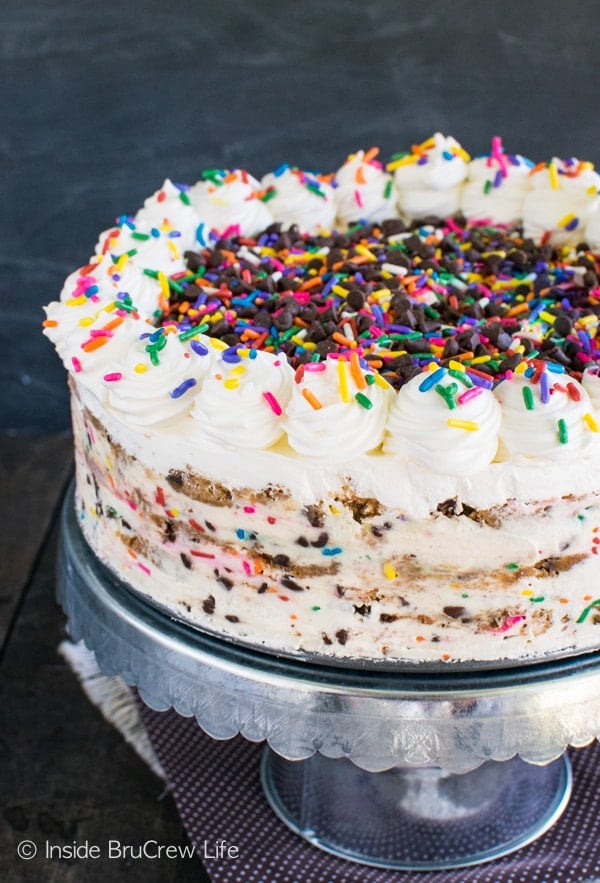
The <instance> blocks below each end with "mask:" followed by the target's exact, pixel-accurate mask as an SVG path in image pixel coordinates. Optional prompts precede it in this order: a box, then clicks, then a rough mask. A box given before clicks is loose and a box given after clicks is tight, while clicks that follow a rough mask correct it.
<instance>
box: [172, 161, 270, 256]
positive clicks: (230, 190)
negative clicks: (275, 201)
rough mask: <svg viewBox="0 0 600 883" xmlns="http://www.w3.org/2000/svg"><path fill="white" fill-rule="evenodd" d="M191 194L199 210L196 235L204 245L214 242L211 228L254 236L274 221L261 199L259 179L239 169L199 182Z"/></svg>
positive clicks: (191, 198) (189, 193)
mask: <svg viewBox="0 0 600 883" xmlns="http://www.w3.org/2000/svg"><path fill="white" fill-rule="evenodd" d="M188 196H189V198H190V200H191V202H192V205H193V206H194V208H195V210H196V212H197V213H198V217H199V226H198V228H197V231H196V237H197V239H198V241H199V243H200V244H201V245H211V244H212V240H211V237H210V232H211V230H216V231H217V233H219V234H223V233H224V232H225V231H226V230H228V229H229V228H231V227H234V228H239V235H240V236H253V235H254V234H255V233H259V232H260V231H261V230H264V229H265V227H268V226H269V224H272V223H273V215H272V214H271V211H270V209H269V208H268V207H267V205H266V204H265V203H264V202H263V201H262V200H261V198H260V196H261V191H260V184H259V182H258V181H257V180H256V178H253V177H252V175H249V174H248V172H245V171H242V170H240V169H236V170H234V171H232V172H228V173H227V172H223V173H217V174H216V175H215V177H214V178H212V179H211V180H208V181H198V183H197V184H195V185H194V186H193V187H192V188H191V190H189V192H188ZM236 232H237V231H236Z"/></svg>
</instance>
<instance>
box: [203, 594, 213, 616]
mask: <svg viewBox="0 0 600 883" xmlns="http://www.w3.org/2000/svg"><path fill="white" fill-rule="evenodd" d="M215 603H216V602H215V598H214V595H209V596H208V598H205V599H204V601H203V602H202V609H203V610H204V612H205V613H209V614H210V613H214V612H215Z"/></svg>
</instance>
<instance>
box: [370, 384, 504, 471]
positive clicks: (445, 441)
mask: <svg viewBox="0 0 600 883" xmlns="http://www.w3.org/2000/svg"><path fill="white" fill-rule="evenodd" d="M433 376H434V375H433V374H428V373H424V374H422V375H420V376H417V377H413V379H412V380H410V381H409V382H408V383H406V384H405V385H404V386H403V387H402V390H401V391H400V393H399V394H398V395H397V396H396V400H395V402H394V404H393V406H392V409H391V411H390V417H389V420H388V433H387V436H386V439H385V444H384V450H385V451H386V452H387V453H390V454H397V455H399V456H401V457H403V458H405V459H409V460H411V461H412V462H416V463H420V464H422V465H423V466H426V467H427V468H428V469H431V471H432V472H436V473H444V474H453V475H471V474H476V473H478V472H479V471H480V470H481V469H483V468H484V467H486V466H488V465H489V464H490V463H491V462H492V460H493V459H494V457H495V455H496V451H497V448H498V430H499V427H500V417H501V415H500V408H499V406H498V402H497V401H496V399H495V398H494V396H493V394H492V393H491V392H490V391H489V390H487V389H483V388H481V387H472V388H470V389H469V388H468V387H466V386H464V385H463V383H462V382H461V381H459V380H458V379H455V378H454V377H452V376H451V375H449V374H448V373H447V372H445V371H444V370H443V369H440V370H439V372H436V375H435V376H436V377H438V379H437V381H436V382H435V383H434V385H433V386H432V385H431V380H432V378H433ZM426 387H428V388H426ZM436 387H443V388H444V389H445V390H449V392H448V393H447V396H448V400H449V401H452V402H453V404H454V407H452V408H450V406H449V404H448V401H447V400H446V398H445V397H444V396H443V395H441V394H440V392H439V391H438V390H436ZM461 399H462V401H461ZM455 420H456V421H459V422H460V423H466V424H467V426H466V427H463V426H461V425H452V421H455ZM448 421H451V422H450V423H449V422H448Z"/></svg>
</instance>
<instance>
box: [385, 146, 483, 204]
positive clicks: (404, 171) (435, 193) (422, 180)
mask: <svg viewBox="0 0 600 883" xmlns="http://www.w3.org/2000/svg"><path fill="white" fill-rule="evenodd" d="M465 157H466V158H467V159H468V156H467V155H466V154H465V152H464V150H463V148H462V147H461V146H460V144H459V143H458V141H456V140H455V139H454V138H452V137H451V136H449V137H446V136H445V135H442V134H441V133H440V132H436V134H435V135H433V136H432V137H431V138H430V139H429V140H428V141H425V142H424V143H423V145H421V146H420V148H419V151H418V152H417V153H413V154H412V155H411V156H409V157H407V158H406V161H404V160H400V162H401V163H402V164H401V165H397V164H396V163H391V164H390V166H391V167H394V166H396V167H395V169H394V181H395V184H396V188H397V192H398V207H399V209H400V214H401V215H402V216H403V217H404V218H406V219H408V220H411V219H412V218H417V217H425V216H427V215H436V216H437V217H440V218H445V217H449V216H450V215H453V214H455V213H456V212H457V211H458V210H459V208H460V193H461V186H462V183H463V181H464V179H465V177H466V174H467V163H466V161H465Z"/></svg>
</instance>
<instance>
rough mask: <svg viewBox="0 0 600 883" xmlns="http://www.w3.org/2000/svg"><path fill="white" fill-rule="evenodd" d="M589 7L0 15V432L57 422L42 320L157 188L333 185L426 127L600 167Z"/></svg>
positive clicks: (309, 5) (181, 3)
mask: <svg viewBox="0 0 600 883" xmlns="http://www.w3.org/2000/svg"><path fill="white" fill-rule="evenodd" d="M597 14H598V6H597V4H596V3H595V2H593V0H580V2H579V3H578V5H577V11H576V12H575V13H574V11H573V9H572V7H571V6H570V5H569V4H566V3H560V2H558V0H550V2H547V3H541V2H540V3H538V2H535V3H525V4H524V3H521V2H517V0H506V2H504V3H502V4H493V3H477V4H474V3H472V2H469V0H455V2H454V3H452V4H448V3H446V2H443V0H430V2H429V3H426V4H423V3H420V2H417V0H373V2H370V3H363V2H361V0H334V2H331V3H327V4H324V3H319V2H317V0H305V2H304V3H298V4H294V5H289V4H282V3H277V2H275V0H250V2H241V0H220V2H218V3H217V2H214V0H211V2H207V0H170V2H169V3H164V2H162V0H144V3H123V2H118V0H104V2H102V3H97V2H96V0H77V2H76V3H74V2H71V0H3V2H2V4H0V80H1V81H2V83H3V85H4V88H3V90H2V95H1V97H0V119H1V126H0V132H1V135H0V150H1V152H0V156H1V157H2V166H3V172H4V175H3V184H2V212H1V213H0V274H1V290H2V306H1V307H0V309H1V315H2V322H0V347H1V349H0V352H1V353H2V358H1V363H0V381H1V382H2V388H3V391H4V393H5V404H4V407H3V408H2V410H1V413H0V429H9V428H17V429H20V430H23V431H31V432H35V431H38V432H39V431H41V430H43V431H45V432H48V431H58V430H61V429H64V428H66V427H67V426H68V410H67V394H66V386H65V383H64V372H63V370H62V367H61V365H60V363H59V362H58V359H57V358H56V357H55V356H54V354H53V351H52V347H51V346H50V344H49V343H48V342H47V341H46V340H45V339H43V338H42V337H41V335H40V330H39V326H40V322H41V320H42V318H43V316H42V312H41V306H42V304H44V303H46V302H48V301H49V300H51V299H53V298H55V297H56V296H57V295H58V293H59V291H60V288H61V285H62V280H63V278H64V277H65V275H66V274H67V272H68V271H70V270H71V269H73V268H75V267H78V266H80V265H81V264H82V263H84V262H85V261H86V260H87V258H88V257H89V254H90V253H91V251H92V249H93V246H94V244H95V242H96V238H97V234H98V232H99V231H100V230H102V229H105V228H106V227H108V226H110V224H112V222H113V220H114V218H115V217H116V216H117V215H118V214H122V213H123V212H133V211H135V209H136V208H137V207H138V206H139V205H140V204H141V202H142V200H143V199H144V198H145V197H146V196H147V195H148V194H149V193H151V192H153V191H154V190H155V189H157V187H158V186H160V184H161V182H162V180H163V179H164V178H165V177H166V176H169V177H171V178H172V179H174V180H175V181H194V180H196V179H197V177H198V176H199V172H200V171H201V170H202V169H203V168H206V167H209V166H210V167H214V166H235V165H243V166H246V167H247V168H248V169H250V170H251V171H253V172H254V173H256V174H259V175H260V174H262V173H264V172H265V171H268V170H270V169H272V168H274V167H276V166H277V165H279V164H280V163H281V162H283V161H289V162H294V163H297V164H299V165H303V166H305V167H312V168H314V167H320V168H321V169H322V170H324V171H331V170H333V169H335V168H336V167H337V166H338V165H339V164H340V163H341V162H342V161H343V159H344V158H345V156H346V154H347V153H348V152H349V151H350V150H353V149H356V148H358V147H363V146H364V147H368V146H370V145H371V144H378V145H380V147H381V149H382V152H383V154H384V155H389V154H390V153H391V152H393V151H396V150H399V149H404V148H405V147H407V146H409V145H410V144H411V143H412V142H414V141H415V140H422V139H423V138H426V137H428V136H429V135H430V134H431V133H432V132H433V131H434V130H436V129H440V130H441V131H445V132H447V133H450V134H454V135H455V136H456V137H457V138H458V139H459V140H460V141H462V143H463V144H464V145H465V147H466V148H467V149H468V150H469V151H470V152H471V153H477V152H481V151H483V150H484V149H486V148H487V147H488V146H489V143H490V138H491V136H492V135H493V134H496V133H500V134H501V135H502V136H503V137H504V141H505V144H506V146H507V148H508V149H510V150H513V151H520V152H522V153H525V154H526V155H529V156H531V157H532V158H533V159H535V160H540V159H548V158H550V157H551V156H552V155H553V154H555V155H567V156H568V155H571V154H574V155H577V156H579V157H580V158H582V159H590V160H592V161H595V162H598V161H599V160H600V152H599V151H600V149H599V147H598V145H599V144H600V137H599V136H600V121H599V120H598V115H597V114H596V113H595V106H596V98H597V95H598V94H599V92H600V89H599V87H600V66H599V65H598V64H597V28H596V27H595V21H596V18H597Z"/></svg>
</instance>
